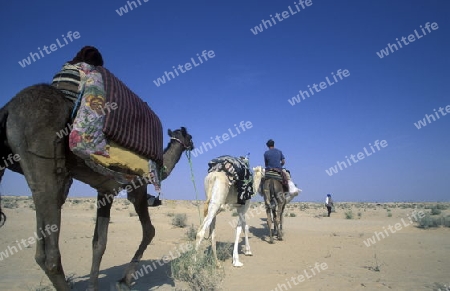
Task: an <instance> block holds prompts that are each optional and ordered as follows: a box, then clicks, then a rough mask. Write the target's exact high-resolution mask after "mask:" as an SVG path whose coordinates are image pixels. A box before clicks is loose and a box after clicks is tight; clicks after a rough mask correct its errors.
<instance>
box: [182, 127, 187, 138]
mask: <svg viewBox="0 0 450 291" xmlns="http://www.w3.org/2000/svg"><path fill="white" fill-rule="evenodd" d="M181 134H182V135H183V136H185V135H186V134H187V131H186V127H181Z"/></svg>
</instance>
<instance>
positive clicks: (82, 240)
mask: <svg viewBox="0 0 450 291" xmlns="http://www.w3.org/2000/svg"><path fill="white" fill-rule="evenodd" d="M252 203H253V207H256V208H255V209H254V210H253V211H252V213H250V214H249V217H248V219H247V223H248V224H249V226H250V245H251V249H252V252H253V256H244V255H243V254H242V252H241V254H240V259H241V261H242V262H243V263H244V266H243V267H242V268H233V267H232V265H231V258H228V259H227V260H225V261H224V262H222V266H223V270H224V274H225V275H224V276H223V279H222V282H221V284H220V285H219V286H218V288H217V289H218V290H267V291H274V290H277V291H281V290H439V289H441V290H446V289H445V288H446V287H447V286H449V285H450V276H449V274H450V228H449V227H437V228H429V229H422V228H418V227H417V224H416V223H413V222H414V217H413V215H414V213H416V214H417V213H427V212H430V209H429V208H430V205H436V203H385V204H375V203H337V205H336V212H333V213H332V214H331V217H324V213H325V212H326V210H325V209H324V206H323V205H322V204H318V203H303V202H300V203H299V202H294V203H290V204H289V205H288V208H287V209H286V215H287V216H285V217H284V226H283V229H284V240H283V241H278V240H276V241H275V243H274V244H269V243H268V238H267V235H268V230H267V226H266V214H265V212H263V211H261V210H260V209H262V208H261V207H260V202H252ZM197 205H198V203H195V201H173V200H165V201H163V205H161V206H159V207H153V208H150V215H151V219H152V222H153V224H154V225H155V227H156V236H155V238H154V239H153V241H152V243H151V244H150V245H149V247H148V249H147V251H146V252H145V253H144V257H143V259H142V261H141V266H142V265H152V264H153V265H154V266H157V268H156V269H154V270H153V271H151V272H148V274H145V275H143V276H142V277H140V278H139V279H138V280H137V281H136V283H135V285H134V286H133V290H189V287H187V284H186V283H184V282H180V281H177V280H174V279H172V277H171V274H170V264H171V262H167V263H164V264H162V266H160V265H158V264H156V262H158V261H159V262H161V258H162V257H163V256H168V255H169V254H170V252H171V251H172V253H175V251H176V250H178V251H180V250H181V252H182V249H183V246H186V245H187V244H189V243H190V242H189V241H188V239H187V236H186V232H187V230H188V228H189V227H186V228H180V227H176V226H174V225H172V219H173V217H174V215H176V214H186V215H187V224H188V225H194V228H197V227H198V225H199V223H200V216H199V213H200V211H199V208H198V207H197ZM441 205H444V207H443V208H447V209H444V210H442V213H441V214H440V215H443V216H447V215H449V214H450V204H449V203H446V204H445V203H441ZM2 206H3V207H4V211H5V213H6V215H7V217H8V220H7V221H6V224H5V225H4V226H3V227H2V228H1V229H0V234H1V235H0V255H1V253H2V252H3V256H2V257H1V258H0V259H1V260H0V290H20V291H22V290H54V289H53V288H51V287H49V286H50V285H51V284H50V282H49V281H48V279H47V277H46V276H45V274H44V273H43V271H42V270H41V269H40V268H39V266H38V265H37V264H36V262H35V261H34V252H35V245H34V244H31V245H30V246H29V247H27V248H25V247H23V248H22V249H19V248H18V247H17V244H18V243H17V242H16V241H20V240H21V239H28V238H30V237H33V236H34V235H35V234H34V233H35V231H36V230H35V213H34V210H33V203H32V199H31V198H30V197H5V196H3V197H2ZM258 207H260V208H258ZM200 208H201V207H200ZM388 209H389V210H388ZM350 210H351V212H352V214H353V218H352V219H348V218H346V213H348V212H349V211H350ZM421 211H422V212H421ZM95 212H96V201H95V199H94V198H69V199H68V200H67V201H66V203H65V205H64V207H63V211H62V226H61V237H60V248H61V254H62V263H63V266H64V270H65V272H66V275H70V276H71V277H72V278H71V281H72V282H73V284H74V286H73V290H85V288H86V286H87V280H88V276H89V270H90V265H91V240H92V233H93V230H94V217H95ZM389 213H391V214H389ZM111 217H112V222H111V223H110V226H109V238H108V245H107V249H106V252H105V255H104V256H103V261H102V265H101V275H100V290H112V289H110V288H111V286H112V285H113V284H114V283H115V281H116V280H118V279H120V278H121V275H122V272H123V270H124V266H125V265H126V264H127V263H128V262H129V260H130V259H131V257H132V256H133V254H134V252H135V251H136V249H137V246H138V244H139V242H140V239H141V228H140V223H139V220H138V218H137V216H136V215H135V212H134V210H133V207H132V205H131V204H130V203H128V201H127V200H126V199H116V200H115V201H114V204H113V209H112V214H111ZM235 220H236V217H235V216H233V212H232V211H231V210H228V211H225V212H222V213H221V214H219V216H218V219H217V240H218V243H219V244H222V245H225V244H227V245H231V243H232V242H233V241H234V233H235V230H234V228H233V227H232V225H233V222H234V221H235ZM375 232H378V237H377V236H375ZM382 233H383V234H384V238H383V235H382ZM370 238H372V239H373V242H374V243H373V242H371V243H370V246H367V244H369V242H368V239H370ZM203 244H205V245H206V246H207V245H208V244H209V241H204V243H203ZM243 244H244V242H243V237H242V239H241V243H240V246H241V247H242V246H243ZM13 246H16V249H17V251H15V249H14V248H13ZM231 252H232V250H231V249H230V250H229V253H230V254H231ZM5 253H7V254H8V256H7V257H6V256H5ZM449 290H450V288H449Z"/></svg>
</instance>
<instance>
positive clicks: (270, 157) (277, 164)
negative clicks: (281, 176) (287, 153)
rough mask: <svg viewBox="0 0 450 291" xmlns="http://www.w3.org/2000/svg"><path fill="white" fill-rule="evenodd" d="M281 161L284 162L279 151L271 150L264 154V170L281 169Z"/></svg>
mask: <svg viewBox="0 0 450 291" xmlns="http://www.w3.org/2000/svg"><path fill="white" fill-rule="evenodd" d="M281 160H284V155H283V153H282V152H281V151H280V150H279V149H276V148H272V149H269V150H267V151H266V152H265V153H264V163H265V166H266V168H278V169H281V168H282V167H283V166H282V165H281Z"/></svg>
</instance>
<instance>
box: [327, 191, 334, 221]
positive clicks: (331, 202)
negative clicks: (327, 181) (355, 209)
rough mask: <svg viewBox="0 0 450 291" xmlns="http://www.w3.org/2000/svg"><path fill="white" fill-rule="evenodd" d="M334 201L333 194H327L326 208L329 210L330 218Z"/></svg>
mask: <svg viewBox="0 0 450 291" xmlns="http://www.w3.org/2000/svg"><path fill="white" fill-rule="evenodd" d="M333 205H334V204H333V199H331V194H327V198H326V199H325V206H326V207H327V210H328V217H330V214H331V207H333Z"/></svg>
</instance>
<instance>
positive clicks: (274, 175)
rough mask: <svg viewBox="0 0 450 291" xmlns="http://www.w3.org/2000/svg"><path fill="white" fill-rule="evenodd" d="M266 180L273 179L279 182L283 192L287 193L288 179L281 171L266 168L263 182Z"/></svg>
mask: <svg viewBox="0 0 450 291" xmlns="http://www.w3.org/2000/svg"><path fill="white" fill-rule="evenodd" d="M266 179H275V180H277V181H280V182H281V185H282V186H283V191H284V192H289V184H288V181H289V179H288V177H287V175H286V173H285V172H284V171H283V170H282V169H277V168H267V169H266V173H265V175H264V180H266Z"/></svg>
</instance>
